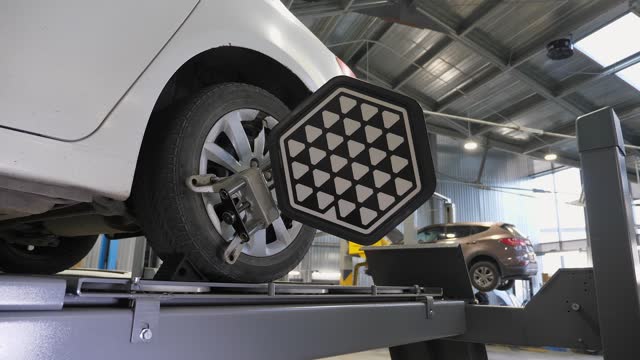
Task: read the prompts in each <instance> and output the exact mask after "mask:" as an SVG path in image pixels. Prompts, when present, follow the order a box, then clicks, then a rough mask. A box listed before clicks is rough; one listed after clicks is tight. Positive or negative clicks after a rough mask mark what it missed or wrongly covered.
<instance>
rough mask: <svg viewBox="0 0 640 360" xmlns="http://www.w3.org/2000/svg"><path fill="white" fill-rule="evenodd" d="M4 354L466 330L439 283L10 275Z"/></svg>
mask: <svg viewBox="0 0 640 360" xmlns="http://www.w3.org/2000/svg"><path fill="white" fill-rule="evenodd" d="M0 293H1V294H3V295H2V300H0V338H2V339H4V340H3V348H2V350H1V351H0V359H3V360H4V359H69V360H73V359H88V358H91V359H118V358H120V359H131V358H139V359H159V360H162V359H176V358H188V359H309V358H321V357H326V356H333V355H339V354H346V353H353V352H358V351H363V350H367V349H374V348H380V347H391V346H397V345H402V344H406V343H408V342H420V341H426V340H431V339H437V338H443V337H449V336H454V335H460V334H462V333H463V332H464V329H465V315H464V306H465V304H464V302H462V301H441V300H439V298H440V296H441V292H440V291H439V290H438V289H424V288H420V287H394V286H372V287H345V286H330V285H329V286H327V285H309V284H305V285H302V284H289V283H270V284H228V283H206V282H203V283H192V282H189V283H180V282H164V281H147V280H140V281H135V280H126V279H108V278H87V277H81V278H73V277H67V278H65V277H57V276H52V277H31V276H28V277H25V276H9V275H5V276H1V277H0Z"/></svg>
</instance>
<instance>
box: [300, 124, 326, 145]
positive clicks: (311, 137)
mask: <svg viewBox="0 0 640 360" xmlns="http://www.w3.org/2000/svg"><path fill="white" fill-rule="evenodd" d="M304 132H305V133H306V135H307V141H308V142H309V143H312V142H314V141H315V140H316V139H317V138H318V136H320V135H322V130H320V129H318V128H317V127H315V126H311V125H307V126H305V127H304Z"/></svg>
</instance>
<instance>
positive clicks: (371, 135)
mask: <svg viewBox="0 0 640 360" xmlns="http://www.w3.org/2000/svg"><path fill="white" fill-rule="evenodd" d="M364 133H365V135H366V136H367V142H368V143H372V142H374V141H375V140H376V139H377V138H379V137H380V135H382V130H380V129H378V128H375V127H373V126H370V125H367V126H365V128H364Z"/></svg>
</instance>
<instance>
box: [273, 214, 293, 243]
mask: <svg viewBox="0 0 640 360" xmlns="http://www.w3.org/2000/svg"><path fill="white" fill-rule="evenodd" d="M271 225H272V226H273V231H274V232H275V233H276V239H278V241H281V242H284V243H285V244H286V245H289V244H291V240H292V239H291V234H290V233H289V229H287V227H286V226H285V225H284V220H282V218H281V217H279V218H277V219H276V221H274V222H273V224H271Z"/></svg>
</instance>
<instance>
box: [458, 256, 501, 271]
mask: <svg viewBox="0 0 640 360" xmlns="http://www.w3.org/2000/svg"><path fill="white" fill-rule="evenodd" d="M480 261H489V262H491V263H493V264H494V265H496V266H497V267H498V270H499V271H500V276H502V274H503V273H504V271H503V269H502V265H501V264H500V262H499V261H498V260H496V259H495V258H494V257H493V256H490V255H487V254H476V255H474V256H473V257H470V258H469V261H468V262H467V269H471V267H472V266H473V265H474V264H475V263H478V262H480Z"/></svg>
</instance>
